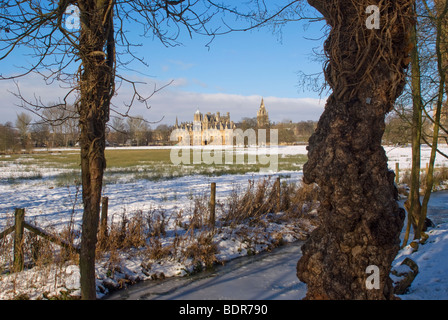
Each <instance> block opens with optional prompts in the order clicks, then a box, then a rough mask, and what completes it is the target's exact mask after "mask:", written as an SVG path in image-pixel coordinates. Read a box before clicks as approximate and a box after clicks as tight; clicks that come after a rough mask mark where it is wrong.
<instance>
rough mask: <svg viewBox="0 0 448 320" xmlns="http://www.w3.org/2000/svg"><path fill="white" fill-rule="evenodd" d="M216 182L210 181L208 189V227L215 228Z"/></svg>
mask: <svg viewBox="0 0 448 320" xmlns="http://www.w3.org/2000/svg"><path fill="white" fill-rule="evenodd" d="M215 208H216V182H212V184H211V190H210V221H209V223H210V227H211V228H212V229H214V228H215Z"/></svg>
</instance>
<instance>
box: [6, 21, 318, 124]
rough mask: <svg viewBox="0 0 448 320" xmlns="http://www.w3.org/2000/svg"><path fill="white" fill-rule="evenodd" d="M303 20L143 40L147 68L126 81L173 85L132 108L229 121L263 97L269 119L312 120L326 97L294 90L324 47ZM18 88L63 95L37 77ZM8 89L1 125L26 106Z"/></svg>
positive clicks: (154, 114) (49, 97) (118, 100)
mask: <svg viewBox="0 0 448 320" xmlns="http://www.w3.org/2000/svg"><path fill="white" fill-rule="evenodd" d="M303 26H304V23H302V22H300V23H299V22H294V23H293V22H291V23H289V24H288V25H286V26H285V27H283V29H282V32H281V34H273V32H272V30H271V29H269V28H264V29H261V30H253V31H246V32H234V33H230V34H227V35H223V36H218V37H216V38H215V39H214V41H213V42H212V43H211V45H210V46H209V47H206V44H207V43H208V41H209V40H210V39H208V38H204V37H200V36H194V37H193V39H190V38H183V39H181V41H182V43H183V44H182V45H181V46H177V47H168V48H166V47H165V46H163V45H162V44H161V43H160V42H159V41H158V40H153V39H147V38H140V39H139V41H140V42H141V43H142V44H143V46H142V47H141V48H138V52H137V55H138V56H140V57H143V58H144V60H145V62H146V63H147V64H148V66H144V65H142V64H135V65H133V68H134V69H135V70H137V71H138V72H131V71H126V70H122V71H121V73H122V74H123V75H125V76H126V77H129V78H130V79H135V80H139V81H142V82H145V83H146V84H142V85H140V86H139V90H141V92H142V93H147V94H150V93H151V92H152V90H153V89H154V88H155V87H157V88H160V87H161V86H163V85H164V84H167V83H169V82H171V81H173V82H172V84H171V85H170V86H168V87H167V88H165V89H164V90H162V91H160V92H159V93H157V94H156V95H154V96H153V97H152V98H151V99H150V100H149V101H148V103H149V105H150V106H151V108H150V109H149V110H148V109H147V108H146V107H144V106H143V105H142V104H139V103H136V104H135V105H134V106H133V109H132V111H131V114H133V115H143V116H144V117H145V118H146V119H147V120H149V121H153V122H157V121H159V120H161V119H162V120H161V121H160V122H157V123H155V124H154V125H153V126H154V127H155V126H157V125H158V124H159V123H166V124H173V123H174V121H175V118H176V116H177V117H178V118H179V121H180V122H182V121H192V119H193V113H194V112H195V111H196V109H197V108H199V109H200V111H201V112H204V113H206V112H212V113H214V112H217V111H219V112H221V113H225V112H230V115H231V118H232V120H234V121H239V120H240V119H241V118H242V117H254V116H256V111H257V110H258V107H259V105H260V101H261V98H262V97H263V98H264V101H265V105H266V108H267V110H268V112H269V116H270V119H271V120H273V121H281V120H284V119H290V120H293V121H301V120H317V119H318V118H319V116H320V114H321V113H322V111H323V106H324V103H325V97H319V95H318V93H316V92H312V91H309V90H307V89H306V88H305V91H304V89H303V88H299V78H298V75H297V73H298V72H299V71H302V72H305V73H316V72H321V70H322V64H321V62H316V61H313V48H314V47H319V48H320V47H321V46H322V42H323V39H319V40H314V41H313V40H307V39H306V38H314V39H317V38H320V37H322V35H323V31H322V26H323V24H322V23H312V24H311V25H310V26H309V27H308V28H307V29H306V31H305V30H304V28H303ZM21 61H23V57H21V56H20V54H15V55H14V56H13V57H12V58H11V59H9V60H8V61H0V70H2V73H3V74H6V70H11V69H10V68H11V66H12V65H14V64H18V65H20V63H21ZM19 85H20V88H21V91H22V92H23V93H24V94H25V95H27V96H28V97H30V98H33V96H34V95H35V94H37V95H39V96H42V99H43V101H48V102H51V101H55V100H57V98H58V96H62V95H63V94H64V92H65V91H66V90H65V91H64V89H60V88H58V86H57V85H53V86H46V85H45V84H44V82H43V81H42V80H41V79H39V78H38V77H37V76H35V75H31V76H27V77H26V78H22V79H20V80H19ZM7 90H15V86H14V85H13V83H11V82H5V81H0V111H1V113H2V119H1V120H0V122H1V123H4V122H5V121H14V120H15V117H16V114H17V113H19V112H21V111H23V110H22V109H21V108H19V107H16V106H14V104H19V103H20V102H19V101H18V100H17V99H16V98H14V97H13V96H12V95H11V94H10V93H8V92H7ZM130 95H131V89H130V88H129V87H127V86H125V85H123V86H122V87H121V88H120V90H119V92H118V95H117V97H115V98H114V100H113V102H114V104H115V105H116V106H120V105H122V103H123V102H125V103H126V102H129V97H130Z"/></svg>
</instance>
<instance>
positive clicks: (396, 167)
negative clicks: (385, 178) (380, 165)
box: [395, 162, 400, 185]
mask: <svg viewBox="0 0 448 320" xmlns="http://www.w3.org/2000/svg"><path fill="white" fill-rule="evenodd" d="M395 183H396V184H397V185H398V184H399V183H400V164H399V163H398V162H395Z"/></svg>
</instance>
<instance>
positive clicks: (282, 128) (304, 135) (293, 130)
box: [236, 117, 317, 144]
mask: <svg viewBox="0 0 448 320" xmlns="http://www.w3.org/2000/svg"><path fill="white" fill-rule="evenodd" d="M236 126H237V128H241V129H242V130H246V129H249V128H251V129H254V130H256V129H259V128H258V126H257V118H256V117H253V118H243V119H242V120H241V122H238V123H236ZM316 126H317V122H316V121H312V120H307V121H299V122H293V121H292V120H289V119H284V120H282V121H279V122H270V123H269V126H268V127H267V128H262V129H268V130H270V129H276V130H278V131H277V132H278V143H279V144H306V143H307V142H308V139H309V138H310V137H311V135H312V134H313V133H314V130H315V129H316ZM267 138H269V134H267Z"/></svg>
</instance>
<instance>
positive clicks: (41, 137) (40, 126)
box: [0, 109, 172, 153]
mask: <svg viewBox="0 0 448 320" xmlns="http://www.w3.org/2000/svg"><path fill="white" fill-rule="evenodd" d="M45 112H47V113H48V115H47V117H48V118H49V119H52V118H53V119H55V120H56V119H64V121H37V122H36V121H33V119H32V117H31V116H30V115H29V114H27V113H25V112H22V113H20V114H18V115H17V118H16V120H15V121H14V122H11V121H8V122H6V123H4V124H0V152H2V153H7V152H18V151H21V150H23V149H25V150H28V149H32V148H61V147H75V146H78V145H79V134H80V131H79V126H78V119H77V118H75V117H71V116H67V117H65V118H64V115H63V114H56V113H57V112H56V109H53V110H51V109H47V110H45ZM171 130H172V126H168V125H166V124H159V125H158V126H157V127H156V128H155V129H152V128H151V126H150V125H149V122H148V121H147V120H145V119H144V118H143V117H142V116H136V117H126V118H121V117H114V118H113V119H112V120H111V122H110V124H109V127H108V130H107V139H106V144H107V145H108V146H147V145H169V144H172V142H170V134H171Z"/></svg>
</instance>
